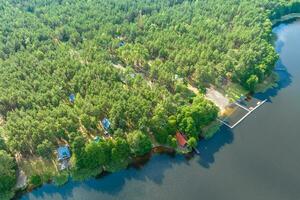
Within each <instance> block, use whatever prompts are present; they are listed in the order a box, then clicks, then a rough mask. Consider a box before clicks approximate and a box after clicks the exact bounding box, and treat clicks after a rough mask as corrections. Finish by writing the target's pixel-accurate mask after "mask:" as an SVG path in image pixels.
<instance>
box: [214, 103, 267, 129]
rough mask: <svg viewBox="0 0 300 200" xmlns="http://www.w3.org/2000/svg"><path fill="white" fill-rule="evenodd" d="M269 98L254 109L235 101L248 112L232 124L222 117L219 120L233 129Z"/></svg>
mask: <svg viewBox="0 0 300 200" xmlns="http://www.w3.org/2000/svg"><path fill="white" fill-rule="evenodd" d="M266 101H267V99H265V100H264V101H262V102H259V104H258V105H257V106H255V107H254V108H253V109H249V108H246V107H245V106H242V105H240V104H239V103H237V102H236V103H235V104H236V105H237V106H239V107H241V108H243V109H245V110H247V111H248V112H247V114H246V115H244V116H243V117H242V118H241V119H239V121H237V122H236V123H235V124H233V125H232V126H231V125H229V124H228V123H227V122H225V121H224V120H221V119H218V121H220V122H221V123H222V124H224V125H225V126H227V127H229V128H231V129H233V128H234V127H236V126H237V125H239V124H240V123H241V122H242V121H243V120H244V119H246V117H248V116H249V115H250V114H251V113H253V112H254V111H255V110H256V109H257V108H259V107H260V106H262V105H263V104H264V103H266Z"/></svg>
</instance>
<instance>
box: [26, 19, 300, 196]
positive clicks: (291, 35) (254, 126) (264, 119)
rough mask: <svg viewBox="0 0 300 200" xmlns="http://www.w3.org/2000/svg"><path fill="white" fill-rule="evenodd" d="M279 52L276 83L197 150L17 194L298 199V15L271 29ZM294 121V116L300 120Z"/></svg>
mask: <svg viewBox="0 0 300 200" xmlns="http://www.w3.org/2000/svg"><path fill="white" fill-rule="evenodd" d="M274 32H275V33H276V34H277V36H278V40H277V42H276V49H277V51H278V52H279V53H280V61H279V62H278V66H279V67H280V68H282V67H286V68H287V71H280V72H278V73H279V75H280V78H281V80H280V83H279V85H278V87H277V88H275V89H271V90H268V91H267V92H266V93H264V94H257V95H256V97H257V98H260V99H262V100H263V99H265V98H267V99H268V101H267V103H265V104H264V105H263V106H261V107H260V108H259V109H257V110H256V111H255V112H254V113H252V114H251V115H250V116H249V117H248V118H246V119H245V121H243V122H242V123H241V124H240V125H239V126H237V127H236V128H235V129H233V130H230V129H227V128H225V127H223V128H222V130H220V131H219V132H218V133H217V134H216V135H215V136H214V137H213V138H212V139H210V140H205V141H201V142H200V143H199V147H198V148H199V150H200V156H195V157H194V158H193V159H191V160H189V161H187V160H186V159H185V158H184V157H183V156H176V157H174V158H171V157H169V156H167V155H156V156H154V157H153V158H152V159H151V161H149V162H148V163H147V164H146V165H145V166H144V167H143V168H141V169H139V170H137V169H129V170H123V171H121V172H118V173H114V174H110V175H107V176H105V177H103V178H101V179H98V180H89V181H85V182H69V183H68V184H66V185H65V186H63V187H56V186H54V185H45V186H43V187H41V188H39V189H37V190H34V191H33V192H31V193H28V194H26V195H24V196H23V197H22V199H23V200H50V199H56V200H79V199H80V200H81V199H88V200H96V199H97V200H101V199H103V200H118V199H122V200H141V199H143V200H154V199H163V200H182V199H195V200H196V199H197V200H198V199H222V200H241V199H242V200H268V199H270V200H296V199H300V172H299V170H300V130H299V128H300V21H296V22H294V23H290V24H288V25H286V24H282V25H280V26H278V27H276V28H275V29H274ZM298 123H299V124H298Z"/></svg>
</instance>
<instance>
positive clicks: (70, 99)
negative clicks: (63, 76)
mask: <svg viewBox="0 0 300 200" xmlns="http://www.w3.org/2000/svg"><path fill="white" fill-rule="evenodd" d="M69 101H70V102H72V103H73V102H74V101H75V95H74V94H70V96H69Z"/></svg>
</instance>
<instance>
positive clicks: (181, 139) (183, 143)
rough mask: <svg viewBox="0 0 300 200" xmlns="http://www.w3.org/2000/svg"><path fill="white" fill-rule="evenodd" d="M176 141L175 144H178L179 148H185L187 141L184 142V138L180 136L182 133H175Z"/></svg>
mask: <svg viewBox="0 0 300 200" xmlns="http://www.w3.org/2000/svg"><path fill="white" fill-rule="evenodd" d="M176 139H177V143H178V144H179V146H180V147H182V148H185V147H186V146H187V141H186V139H185V137H184V136H183V135H182V133H180V132H177V133H176Z"/></svg>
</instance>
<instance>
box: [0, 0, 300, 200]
mask: <svg viewBox="0 0 300 200" xmlns="http://www.w3.org/2000/svg"><path fill="white" fill-rule="evenodd" d="M299 11H300V3H299V1H289V0H250V1H249V0H226V1H224V0H163V1H162V0H139V1H137V0H89V1H81V0H34V1H33V0H0V19H1V24H0V74H1V76H0V115H1V120H0V121H1V129H0V180H1V181H0V197H1V198H3V199H9V198H10V197H11V196H12V195H13V191H14V185H15V184H16V177H17V175H16V172H17V171H19V170H20V169H22V167H24V170H25V167H26V166H24V165H25V164H24V165H22V164H19V163H24V162H21V161H22V160H25V161H26V160H27V161H30V162H34V161H37V160H38V161H39V162H42V163H52V161H55V160H56V155H55V150H56V149H57V148H58V147H59V146H61V145H68V146H69V147H70V149H71V152H72V158H71V167H70V169H69V170H68V171H67V172H66V171H63V172H61V171H58V170H55V167H54V168H46V169H43V170H41V171H34V170H33V169H34V168H33V167H32V168H30V169H31V170H32V171H31V172H30V174H27V175H28V178H29V184H30V185H32V186H37V185H40V184H42V183H43V182H48V181H49V180H53V179H54V180H57V182H60V181H61V180H62V179H67V177H68V176H69V175H70V176H72V177H73V178H75V179H79V180H81V179H85V178H88V177H90V176H96V175H98V174H100V173H101V172H102V171H107V172H114V171H117V170H120V169H124V168H126V167H127V166H128V165H129V164H130V162H131V160H132V159H134V158H135V157H138V156H143V155H145V154H147V153H149V152H150V151H151V149H152V148H153V147H154V146H157V145H164V146H166V147H171V148H177V146H178V144H177V140H176V136H175V134H176V132H177V131H180V132H182V133H184V134H185V136H186V137H187V139H188V148H192V147H194V146H195V145H196V144H197V143H196V142H197V141H198V140H199V138H200V137H199V136H201V137H203V135H204V134H205V133H204V132H203V129H204V128H205V127H206V126H208V125H210V124H211V123H212V122H213V121H215V119H216V117H217V116H218V112H219V109H218V108H217V107H216V106H215V105H214V104H213V103H212V102H210V101H208V100H206V99H205V98H204V96H203V95H204V94H205V88H206V87H208V86H209V85H215V86H218V87H223V86H224V84H231V83H234V84H238V85H241V86H242V87H243V88H244V89H245V90H247V91H250V92H253V91H255V88H256V86H257V85H258V84H260V83H261V82H263V81H264V80H265V79H266V78H267V77H269V76H270V75H271V73H272V71H273V67H274V64H275V62H276V61H277V59H278V55H277V53H276V52H275V49H274V47H273V41H274V37H273V34H272V23H271V20H272V19H276V18H280V17H282V16H283V15H285V14H288V13H292V12H299ZM188 84H192V85H193V86H195V87H196V88H198V89H199V91H201V93H200V94H198V95H196V94H194V93H193V92H191V91H190V90H189V89H188ZM103 119H108V120H109V122H110V126H109V128H105V127H103V125H102V123H101V122H102V120H103ZM95 138H97V140H95ZM20 160H21V161H20ZM25 163H26V162H25ZM50 165H51V164H50ZM40 168H42V167H40ZM25 172H27V171H26V170H25ZM1 198H0V199H1Z"/></svg>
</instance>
